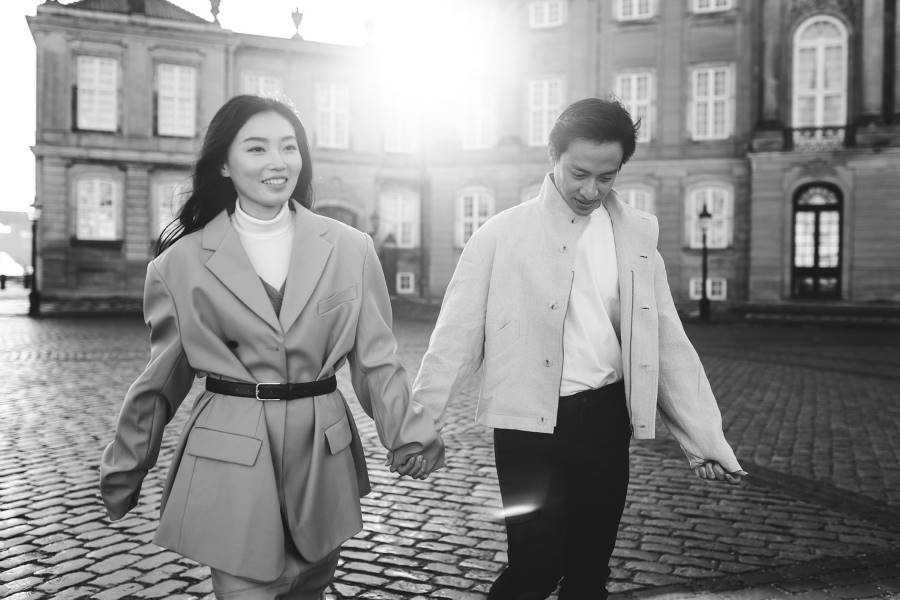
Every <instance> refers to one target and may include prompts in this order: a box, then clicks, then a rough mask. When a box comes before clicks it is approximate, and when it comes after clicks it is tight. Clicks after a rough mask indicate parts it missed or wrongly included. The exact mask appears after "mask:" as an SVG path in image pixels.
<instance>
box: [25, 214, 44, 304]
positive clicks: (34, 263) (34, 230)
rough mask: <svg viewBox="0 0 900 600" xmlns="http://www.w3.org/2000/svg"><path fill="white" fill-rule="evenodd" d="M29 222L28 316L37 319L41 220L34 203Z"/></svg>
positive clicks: (39, 301) (39, 297)
mask: <svg viewBox="0 0 900 600" xmlns="http://www.w3.org/2000/svg"><path fill="white" fill-rule="evenodd" d="M28 218H29V219H30V220H31V291H30V292H28V316H29V317H38V316H40V314H41V292H40V290H38V252H37V234H38V221H39V220H40V218H41V205H40V204H38V203H37V201H35V203H34V204H32V205H31V210H29V211H28Z"/></svg>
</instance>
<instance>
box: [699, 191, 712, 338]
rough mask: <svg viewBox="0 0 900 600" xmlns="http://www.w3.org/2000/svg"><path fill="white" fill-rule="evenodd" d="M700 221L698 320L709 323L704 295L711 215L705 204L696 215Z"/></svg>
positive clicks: (707, 301)
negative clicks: (707, 235) (707, 237)
mask: <svg viewBox="0 0 900 600" xmlns="http://www.w3.org/2000/svg"><path fill="white" fill-rule="evenodd" d="M697 217H698V218H699V219H700V233H701V234H702V239H703V264H702V267H701V268H702V277H701V282H700V320H701V321H709V296H707V294H706V281H707V259H708V257H707V246H706V234H707V233H708V232H709V225H710V221H712V213H710V212H709V210H708V209H707V208H706V203H705V202H704V203H703V210H701V211H700V214H699V215H697Z"/></svg>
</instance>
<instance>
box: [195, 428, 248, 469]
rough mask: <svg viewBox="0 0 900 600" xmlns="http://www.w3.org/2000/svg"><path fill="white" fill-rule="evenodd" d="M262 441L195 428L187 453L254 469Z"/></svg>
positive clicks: (215, 430) (225, 432) (214, 430)
mask: <svg viewBox="0 0 900 600" xmlns="http://www.w3.org/2000/svg"><path fill="white" fill-rule="evenodd" d="M261 446H262V441H261V440H258V439H256V438H254V437H249V436H246V435H238V434H236V433H228V432H227V431H219V430H217V429H207V428H206V427H194V428H193V429H192V430H191V434H190V437H189V438H188V443H187V448H185V452H187V453H188V454H191V455H193V456H200V457H202V458H212V459H213V460H221V461H225V462H230V463H235V464H238V465H244V466H245V467H252V466H253V465H254V464H255V463H256V457H257V456H258V455H259V449H260V447H261Z"/></svg>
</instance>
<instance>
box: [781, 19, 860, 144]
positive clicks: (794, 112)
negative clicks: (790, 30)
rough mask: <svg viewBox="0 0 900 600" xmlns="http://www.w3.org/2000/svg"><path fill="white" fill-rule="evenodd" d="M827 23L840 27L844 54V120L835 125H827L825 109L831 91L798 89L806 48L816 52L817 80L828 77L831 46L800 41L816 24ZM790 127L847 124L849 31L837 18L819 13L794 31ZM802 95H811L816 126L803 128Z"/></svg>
mask: <svg viewBox="0 0 900 600" xmlns="http://www.w3.org/2000/svg"><path fill="white" fill-rule="evenodd" d="M821 21H824V22H827V23H830V24H832V25H834V26H836V27H837V29H838V31H839V32H840V46H839V48H840V49H841V51H842V54H841V58H842V61H841V78H842V81H841V84H842V85H841V90H840V100H841V111H840V112H841V117H840V118H838V119H837V122H835V123H826V122H825V114H824V112H825V108H824V100H825V97H826V96H828V95H829V91H828V90H811V91H810V90H804V91H803V92H801V91H800V90H799V89H798V87H799V82H800V73H799V69H800V60H799V56H800V52H801V51H802V50H805V49H809V48H812V49H814V51H815V54H816V56H815V69H816V80H817V81H824V79H825V77H824V75H825V69H826V67H827V63H826V59H825V52H826V51H827V48H828V44H827V43H826V42H821V41H816V42H813V43H803V42H802V41H801V40H800V37H801V35H802V34H803V33H804V32H805V31H806V30H807V29H809V28H810V27H812V26H814V25H815V24H816V23H817V22H821ZM791 42H792V46H791V124H792V127H795V128H804V127H813V128H822V127H845V126H846V125H847V121H848V118H849V107H848V104H849V85H850V32H849V30H848V29H847V26H846V25H845V24H844V23H843V22H842V21H841V20H840V19H837V18H836V17H833V16H831V15H827V14H821V13H820V14H816V15H813V16H811V17H809V18H807V19H804V20H803V21H802V22H801V23H800V24H799V25H798V26H797V29H796V30H795V31H794V35H793V37H792V39H791ZM801 95H807V96H808V95H812V96H813V102H814V104H815V107H814V112H815V114H814V115H813V119H812V120H813V124H812V125H800V124H799V119H798V118H797V117H798V115H799V114H800V106H799V105H800V99H801Z"/></svg>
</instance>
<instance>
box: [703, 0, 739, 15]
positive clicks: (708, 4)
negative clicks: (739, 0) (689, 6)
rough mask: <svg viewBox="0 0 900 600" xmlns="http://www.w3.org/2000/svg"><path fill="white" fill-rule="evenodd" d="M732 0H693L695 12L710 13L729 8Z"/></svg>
mask: <svg viewBox="0 0 900 600" xmlns="http://www.w3.org/2000/svg"><path fill="white" fill-rule="evenodd" d="M731 5H732V0H694V12H695V13H712V12H721V11H723V10H730V9H731Z"/></svg>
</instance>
